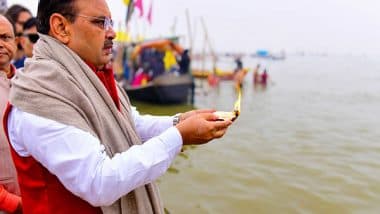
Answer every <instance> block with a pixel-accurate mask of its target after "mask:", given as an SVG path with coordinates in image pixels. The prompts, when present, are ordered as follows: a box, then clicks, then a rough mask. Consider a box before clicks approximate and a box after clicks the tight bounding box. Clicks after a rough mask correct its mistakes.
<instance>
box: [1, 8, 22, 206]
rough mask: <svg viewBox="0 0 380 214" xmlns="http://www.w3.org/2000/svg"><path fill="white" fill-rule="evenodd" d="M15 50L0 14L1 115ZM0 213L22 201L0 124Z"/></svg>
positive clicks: (11, 30) (6, 24)
mask: <svg viewBox="0 0 380 214" xmlns="http://www.w3.org/2000/svg"><path fill="white" fill-rule="evenodd" d="M15 52H16V42H15V35H14V30H13V27H12V24H11V23H10V21H8V19H6V18H5V17H4V16H3V15H0V112H1V117H2V116H3V112H4V110H5V108H6V105H7V102H8V95H9V90H10V85H11V82H10V79H11V78H12V77H13V75H14V74H15V70H16V69H15V67H14V66H13V65H12V63H11V60H12V58H13V56H14V54H15ZM0 128H1V132H0V213H2V211H5V212H8V213H13V212H20V211H21V207H22V205H21V204H22V203H21V197H20V189H19V186H18V183H17V174H16V169H15V166H14V164H13V161H12V158H11V153H10V148H9V144H8V141H7V138H6V135H5V133H4V132H3V130H4V129H3V123H1V125H0Z"/></svg>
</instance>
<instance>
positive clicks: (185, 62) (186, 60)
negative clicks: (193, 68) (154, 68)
mask: <svg viewBox="0 0 380 214" xmlns="http://www.w3.org/2000/svg"><path fill="white" fill-rule="evenodd" d="M178 65H179V73H180V74H187V73H189V72H190V56H189V50H188V49H185V50H184V51H183V53H182V54H181V59H180V60H179V62H178Z"/></svg>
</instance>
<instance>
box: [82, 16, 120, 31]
mask: <svg viewBox="0 0 380 214" xmlns="http://www.w3.org/2000/svg"><path fill="white" fill-rule="evenodd" d="M76 16H80V17H83V18H90V19H92V20H90V22H91V23H92V24H94V25H96V26H98V27H99V28H101V29H103V30H106V31H108V30H111V29H112V28H113V20H112V19H111V18H108V17H96V16H86V15H81V14H77V15H76Z"/></svg>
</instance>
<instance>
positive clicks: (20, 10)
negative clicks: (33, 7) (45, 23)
mask: <svg viewBox="0 0 380 214" xmlns="http://www.w3.org/2000/svg"><path fill="white" fill-rule="evenodd" d="M5 16H6V17H7V18H8V19H10V20H11V21H12V22H13V23H14V24H15V31H16V44H17V52H16V55H15V57H14V62H13V65H14V66H16V68H22V67H24V61H25V55H24V51H23V49H22V46H21V44H20V37H21V36H22V34H23V25H24V24H25V22H26V21H27V20H28V19H30V18H31V17H32V13H31V12H30V11H29V10H28V9H27V8H26V7H24V6H22V5H19V4H14V5H12V6H11V7H10V8H8V10H7V12H6V13H5Z"/></svg>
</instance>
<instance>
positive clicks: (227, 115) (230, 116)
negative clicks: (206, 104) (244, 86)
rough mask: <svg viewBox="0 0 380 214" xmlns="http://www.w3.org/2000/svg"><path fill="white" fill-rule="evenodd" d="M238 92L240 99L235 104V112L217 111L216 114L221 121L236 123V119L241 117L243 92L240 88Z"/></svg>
mask: <svg viewBox="0 0 380 214" xmlns="http://www.w3.org/2000/svg"><path fill="white" fill-rule="evenodd" d="M237 90H238V99H237V100H236V102H235V106H234V110H233V111H216V112H214V114H215V115H216V116H218V119H217V120H219V121H223V120H231V121H234V120H236V118H237V117H238V116H239V115H240V102H241V90H240V87H239V88H237Z"/></svg>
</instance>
